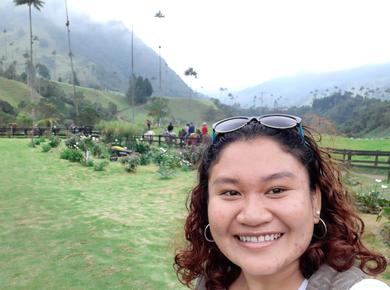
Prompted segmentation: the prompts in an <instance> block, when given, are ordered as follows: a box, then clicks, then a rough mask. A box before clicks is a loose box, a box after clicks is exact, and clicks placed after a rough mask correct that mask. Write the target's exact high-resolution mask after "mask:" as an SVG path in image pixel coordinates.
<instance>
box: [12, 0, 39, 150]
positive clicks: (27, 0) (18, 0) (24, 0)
mask: <svg viewBox="0 0 390 290" xmlns="http://www.w3.org/2000/svg"><path fill="white" fill-rule="evenodd" d="M14 3H15V5H16V6H19V5H28V15H29V20H30V69H29V70H28V71H29V78H30V87H31V100H33V98H34V95H33V90H34V81H33V80H34V76H33V73H34V62H33V33H32V20H31V6H34V8H35V9H37V10H38V11H40V10H41V8H42V7H43V5H44V4H45V2H43V1H42V0H14ZM34 118H35V110H34V108H33V110H32V120H33V127H34ZM31 144H32V145H33V146H34V129H32V130H31Z"/></svg>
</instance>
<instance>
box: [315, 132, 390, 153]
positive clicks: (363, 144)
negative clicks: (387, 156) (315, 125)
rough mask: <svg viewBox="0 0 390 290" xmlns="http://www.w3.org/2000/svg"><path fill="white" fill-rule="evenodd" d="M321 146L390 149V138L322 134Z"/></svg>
mask: <svg viewBox="0 0 390 290" xmlns="http://www.w3.org/2000/svg"><path fill="white" fill-rule="evenodd" d="M320 144H321V146H323V147H331V148H337V149H355V150H379V151H390V138H387V139H384V138H372V139H368V138H367V139H362V138H348V137H342V136H332V135H322V136H321V142H320Z"/></svg>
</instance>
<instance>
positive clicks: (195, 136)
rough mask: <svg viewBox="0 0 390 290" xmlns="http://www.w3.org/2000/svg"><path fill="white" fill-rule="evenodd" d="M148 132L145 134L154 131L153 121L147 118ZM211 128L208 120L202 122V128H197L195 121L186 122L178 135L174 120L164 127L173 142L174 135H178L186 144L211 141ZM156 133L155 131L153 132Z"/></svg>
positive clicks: (165, 133)
mask: <svg viewBox="0 0 390 290" xmlns="http://www.w3.org/2000/svg"><path fill="white" fill-rule="evenodd" d="M145 125H146V130H147V132H146V133H145V134H144V135H148V136H149V135H150V133H151V132H152V128H151V127H152V122H151V121H150V120H146V122H145ZM208 131H209V128H208V125H207V123H206V122H203V123H202V126H201V127H200V128H196V127H195V124H194V123H193V122H189V123H186V125H185V126H184V128H182V129H181V130H180V131H179V132H178V135H176V133H175V131H174V125H173V122H169V124H168V126H167V127H166V128H165V129H164V135H165V136H166V138H168V140H169V142H173V140H172V139H171V138H172V137H175V138H176V136H177V137H178V138H180V139H181V140H182V142H183V143H184V144H187V145H197V144H200V143H207V144H208V143H209V142H210V139H211V137H210V135H209V132H208ZM153 134H154V133H153Z"/></svg>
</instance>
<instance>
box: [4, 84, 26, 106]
mask: <svg viewBox="0 0 390 290" xmlns="http://www.w3.org/2000/svg"><path fill="white" fill-rule="evenodd" d="M0 100H4V101H7V102H8V103H10V104H11V105H12V106H14V107H16V106H17V105H18V104H19V103H20V101H23V100H25V101H27V100H30V88H29V87H28V86H27V85H26V84H24V83H22V82H18V81H14V80H9V79H6V78H3V77H0Z"/></svg>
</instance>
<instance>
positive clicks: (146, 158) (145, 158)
mask: <svg viewBox="0 0 390 290" xmlns="http://www.w3.org/2000/svg"><path fill="white" fill-rule="evenodd" d="M152 160H153V154H152V152H147V153H143V154H141V155H140V165H148V164H150V163H151V162H152Z"/></svg>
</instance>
